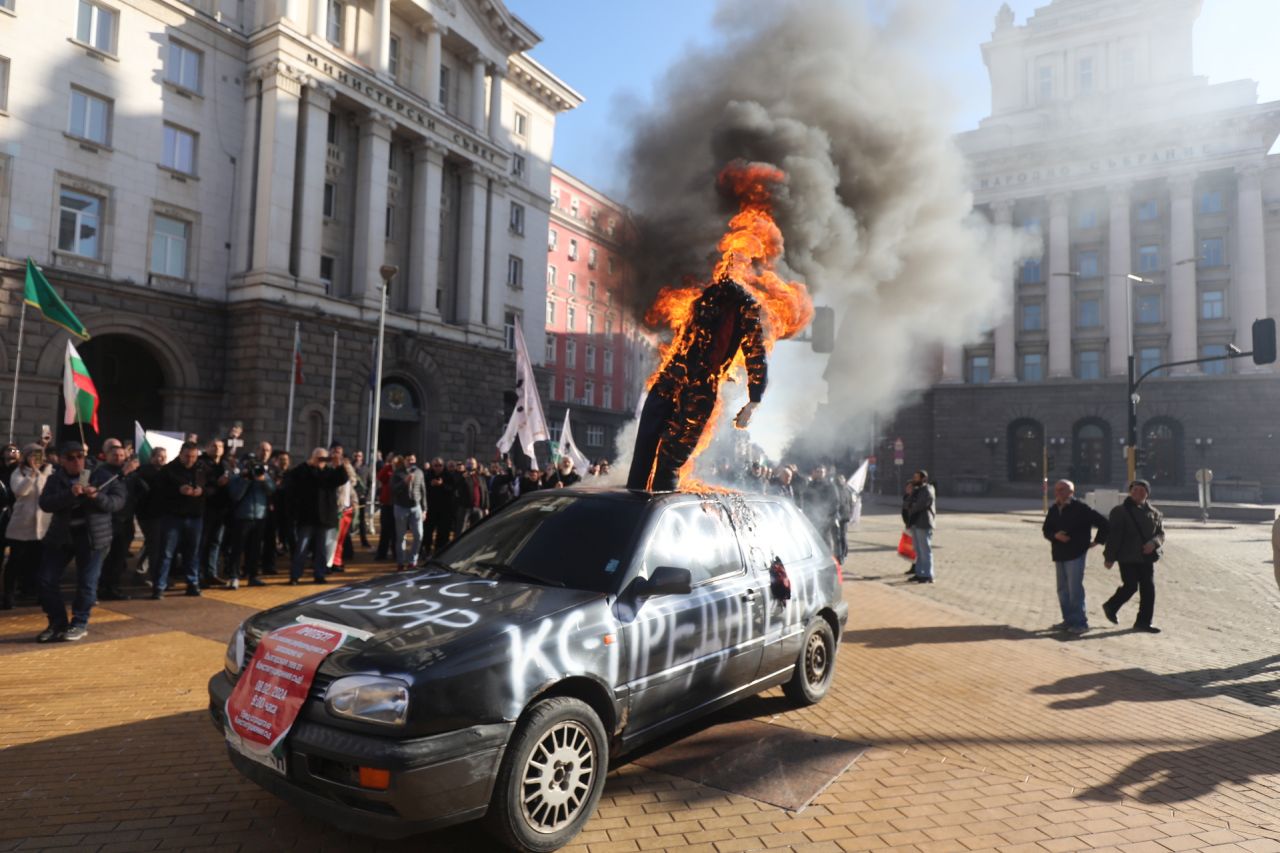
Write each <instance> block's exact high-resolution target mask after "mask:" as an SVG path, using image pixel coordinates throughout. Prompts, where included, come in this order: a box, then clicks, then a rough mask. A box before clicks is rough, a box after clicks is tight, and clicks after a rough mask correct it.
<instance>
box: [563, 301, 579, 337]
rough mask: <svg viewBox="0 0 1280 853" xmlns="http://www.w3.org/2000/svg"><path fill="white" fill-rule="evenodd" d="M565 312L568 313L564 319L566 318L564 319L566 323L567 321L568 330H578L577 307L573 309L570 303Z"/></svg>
mask: <svg viewBox="0 0 1280 853" xmlns="http://www.w3.org/2000/svg"><path fill="white" fill-rule="evenodd" d="M567 314H568V316H567V317H566V318H565V320H566V321H567V323H568V328H569V331H571V332H576V331H578V311H577V309H575V308H574V307H573V306H572V305H570V306H569V310H568V312H567Z"/></svg>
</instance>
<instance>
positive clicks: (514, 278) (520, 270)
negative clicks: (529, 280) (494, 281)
mask: <svg viewBox="0 0 1280 853" xmlns="http://www.w3.org/2000/svg"><path fill="white" fill-rule="evenodd" d="M507 287H509V288H511V289H512V290H523V289H524V259H523V258H518V257H516V256H515V255H508V256H507Z"/></svg>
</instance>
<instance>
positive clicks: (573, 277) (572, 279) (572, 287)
mask: <svg viewBox="0 0 1280 853" xmlns="http://www.w3.org/2000/svg"><path fill="white" fill-rule="evenodd" d="M569 292H570V293H577V292H578V276H577V274H576V273H569Z"/></svg>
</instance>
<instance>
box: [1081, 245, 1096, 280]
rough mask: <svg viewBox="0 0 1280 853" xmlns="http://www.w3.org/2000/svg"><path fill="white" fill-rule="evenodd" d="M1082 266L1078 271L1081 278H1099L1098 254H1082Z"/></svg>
mask: <svg viewBox="0 0 1280 853" xmlns="http://www.w3.org/2000/svg"><path fill="white" fill-rule="evenodd" d="M1079 260H1080V265H1079V268H1078V271H1079V273H1080V277H1081V278H1097V277H1098V253H1097V252H1092V251H1090V252H1081V253H1080V259H1079Z"/></svg>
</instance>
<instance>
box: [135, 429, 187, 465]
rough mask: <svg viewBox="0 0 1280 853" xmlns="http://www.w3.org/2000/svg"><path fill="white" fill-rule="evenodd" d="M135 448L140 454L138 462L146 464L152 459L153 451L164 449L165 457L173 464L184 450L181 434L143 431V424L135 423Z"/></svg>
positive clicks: (150, 430)
mask: <svg viewBox="0 0 1280 853" xmlns="http://www.w3.org/2000/svg"><path fill="white" fill-rule="evenodd" d="M133 447H134V451H135V452H136V453H137V454H138V461H139V462H142V463H144V464H145V463H146V462H148V461H149V460H150V459H151V451H153V450H155V449H156V448H161V449H163V450H164V451H165V457H166V458H167V459H168V460H169V461H170V462H172V461H173V460H174V459H177V458H178V451H179V450H181V449H182V436H181V434H179V433H173V432H160V431H158V430H153V429H143V428H142V424H140V423H138V422H137V421H134V422H133Z"/></svg>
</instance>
